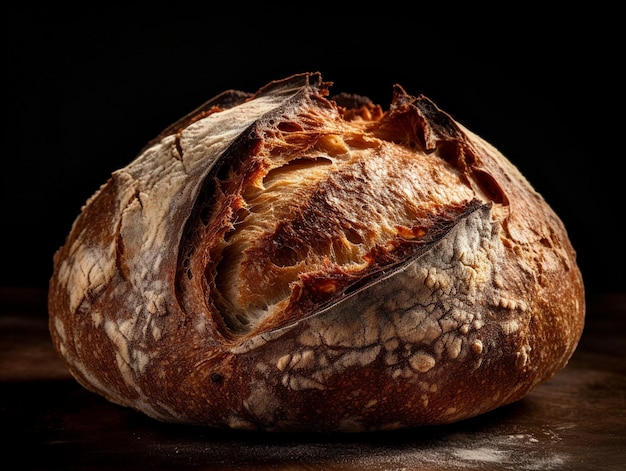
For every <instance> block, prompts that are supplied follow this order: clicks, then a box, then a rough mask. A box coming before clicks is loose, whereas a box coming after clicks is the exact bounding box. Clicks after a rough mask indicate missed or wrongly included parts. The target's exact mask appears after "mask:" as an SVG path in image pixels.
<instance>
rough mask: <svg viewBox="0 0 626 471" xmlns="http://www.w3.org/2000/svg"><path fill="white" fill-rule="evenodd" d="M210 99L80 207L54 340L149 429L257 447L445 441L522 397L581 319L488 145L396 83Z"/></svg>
mask: <svg viewBox="0 0 626 471" xmlns="http://www.w3.org/2000/svg"><path fill="white" fill-rule="evenodd" d="M330 85H331V84H330V83H328V82H324V81H322V78H321V76H320V75H319V74H318V73H311V74H300V75H295V76H292V77H289V78H287V79H284V80H279V81H275V82H272V83H270V84H268V85H266V86H265V87H263V88H261V89H260V90H259V91H258V92H257V93H255V94H248V93H243V92H239V91H227V92H224V93H223V94H221V95H218V96H217V97H215V98H214V99H212V100H210V101H208V102H207V103H206V104H205V105H203V106H202V107H201V108H199V109H197V110H195V111H194V112H192V113H190V114H189V115H188V116H186V117H184V118H183V119H181V120H180V121H179V122H177V123H174V124H173V125H172V126H170V127H169V128H168V129H166V130H165V131H164V132H163V133H161V134H160V135H159V136H157V138H155V139H154V140H153V141H152V142H150V143H149V144H148V145H147V146H146V148H144V149H143V150H142V151H141V153H140V155H139V156H138V157H137V158H136V159H135V160H134V161H133V162H131V163H130V164H129V165H127V166H126V167H124V168H122V169H120V170H117V171H116V172H114V173H113V175H112V176H111V178H110V179H109V181H108V182H106V183H105V184H104V185H103V186H102V187H101V188H100V189H99V190H98V191H97V192H96V193H95V194H94V195H93V196H92V197H91V198H90V199H89V200H88V201H87V203H86V204H85V206H84V207H83V208H82V210H81V213H80V215H79V217H78V218H77V220H76V221H75V223H74V225H73V227H72V230H71V232H70V234H69V235H68V238H67V241H66V243H65V245H64V246H63V247H61V248H60V249H59V250H58V252H57V253H56V254H55V257H54V272H53V276H52V278H51V281H50V292H49V312H50V332H51V336H52V339H53V342H54V345H55V347H56V349H57V350H58V352H59V354H60V356H61V357H62V358H63V359H64V360H65V361H66V363H67V364H68V367H69V368H70V371H71V372H72V374H73V375H74V376H75V377H76V379H77V380H78V381H79V382H80V383H81V384H82V385H83V386H85V387H86V388H87V389H89V390H91V391H93V392H96V393H98V394H101V395H102V396H104V397H106V398H107V399H108V400H110V401H112V402H114V403H117V404H120V405H123V406H127V407H131V408H133V409H135V410H138V411H141V412H143V413H145V414H147V415H149V416H151V417H153V418H155V419H158V420H162V421H168V422H179V423H190V424H202V425H208V426H216V427H222V426H226V427H232V428H243V429H259V430H269V431H286V430H305V431H365V430H380V429H396V428H402V427H412V426H419V425H428V424H441V423H449V422H453V421H457V420H461V419H464V418H468V417H472V416H475V415H478V414H481V413H484V412H487V411H490V410H493V409H495V408H497V407H500V406H502V405H505V404H509V403H511V402H514V401H517V400H519V399H521V398H523V397H524V396H525V395H526V394H528V392H529V391H530V390H532V389H533V388H534V387H535V386H536V385H537V384H539V383H541V382H543V381H546V380H547V379H549V378H551V377H552V376H553V375H554V374H555V373H556V372H557V371H559V370H560V369H561V368H563V367H564V366H565V365H566V364H567V361H568V359H569V358H570V357H571V355H572V353H573V351H574V349H575V347H576V345H577V343H578V340H579V338H580V335H581V332H582V328H583V322H584V312H585V305H584V287H583V283H582V278H581V275H580V271H579V269H578V267H577V264H576V259H575V252H574V250H573V248H572V246H571V244H570V242H569V239H568V236H567V233H566V230H565V228H564V227H563V224H562V222H561V221H560V220H559V218H558V217H557V215H556V214H554V212H553V211H552V210H551V208H550V207H549V206H548V205H547V204H546V202H545V201H544V200H543V198H542V197H541V196H540V195H539V194H537V193H536V192H535V191H534V190H533V188H532V187H531V185H530V184H529V183H528V182H527V181H526V180H525V178H524V177H523V176H522V175H521V174H520V172H519V171H518V170H517V169H516V168H515V167H514V166H513V165H512V164H511V163H510V162H509V161H508V160H507V159H506V158H505V157H504V156H503V155H502V154H501V153H500V152H498V151H497V150H496V149H495V148H493V147H492V146H491V145H489V144H488V143H487V142H485V141H484V140H483V139H481V138H480V137H478V136H477V135H475V134H473V133H472V132H471V131H469V130H468V129H466V128H465V127H463V126H462V125H461V124H459V123H457V122H456V121H454V120H453V119H452V118H451V117H450V116H448V115H447V114H445V113H444V112H443V111H441V110H439V109H438V108H437V107H436V106H435V105H434V104H433V103H432V102H431V101H430V100H428V99H427V98H426V97H423V96H420V97H413V96H411V95H409V94H407V93H406V92H405V91H404V89H403V88H402V87H400V86H399V85H396V86H395V87H394V90H393V99H392V103H391V106H390V108H389V110H386V111H385V110H383V109H382V107H381V106H379V105H376V104H373V103H372V102H371V101H370V100H368V99H367V98H364V97H360V96H355V95H348V94H340V95H337V96H334V97H332V98H327V97H328V94H329V93H328V92H329V87H330Z"/></svg>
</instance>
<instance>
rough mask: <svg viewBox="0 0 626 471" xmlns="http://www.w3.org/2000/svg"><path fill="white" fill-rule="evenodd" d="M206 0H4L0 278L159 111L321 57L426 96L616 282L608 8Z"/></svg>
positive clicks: (41, 262) (364, 84)
mask: <svg viewBox="0 0 626 471" xmlns="http://www.w3.org/2000/svg"><path fill="white" fill-rule="evenodd" d="M148 5H149V6H148ZM211 5H212V4H211V3H210V2H195V3H194V2H179V3H174V2H172V3H169V4H160V3H158V2H152V3H149V4H146V5H144V6H132V5H131V6H125V7H119V6H118V7H102V8H98V7H93V6H90V7H76V8H74V9H69V8H67V9H63V8H62V7H58V6H56V5H55V6H32V5H31V6H22V7H19V6H9V7H6V8H5V12H4V17H3V21H4V22H5V24H4V34H5V38H4V39H5V40H4V47H5V54H4V65H5V67H4V73H3V75H4V79H5V81H4V83H5V86H4V91H5V99H4V100H3V105H4V106H3V111H4V114H5V126H4V128H3V129H4V139H3V146H2V166H1V167H0V168H1V184H2V203H1V204H2V207H1V210H2V213H1V218H0V221H1V224H2V226H1V227H0V230H1V231H2V241H3V244H2V263H1V268H0V286H27V287H45V286H46V285H47V282H48V278H49V276H50V274H51V270H52V254H53V253H54V251H55V250H56V249H57V248H58V247H59V246H60V245H61V244H62V243H63V241H64V238H65V236H66V234H67V233H68V232H69V229H70V226H71V223H72V221H73V220H74V218H75V217H76V216H77V215H78V212H79V211H80V207H81V205H82V204H83V203H84V202H85V200H86V199H87V198H88V197H89V196H90V195H91V194H92V193H93V192H94V191H95V190H96V189H97V188H98V187H99V186H100V185H101V184H102V183H104V182H105V181H106V179H107V178H108V177H109V175H110V173H111V172H112V171H113V170H115V169H117V168H119V167H121V166H123V165H125V164H126V163H128V162H129V161H130V160H132V159H133V158H134V157H135V156H136V154H137V152H138V151H139V150H140V149H141V148H142V147H143V145H144V144H145V143H146V142H147V141H148V140H149V139H151V138H152V137H154V136H155V135H156V134H157V133H158V132H159V131H161V130H162V129H163V128H164V127H166V126H167V125H168V124H170V123H171V122H173V121H175V120H176V119H178V118H179V117H181V116H183V115H184V114H186V113H187V112H189V111H191V110H192V109H194V108H195V107H197V106H198V105H200V104H201V103H202V102H204V101H205V100H207V99H208V98H210V97H212V96H214V95H216V94H218V93H220V92H221V91H223V90H226V89H229V88H234V89H240V90H244V91H249V92H253V91H256V90H257V89H258V88H259V87H260V86H262V85H264V84H266V83H267V82H269V81H271V80H274V79H280V78H284V77H286V76H288V75H291V74H293V73H298V72H305V71H320V72H321V73H322V76H323V78H324V79H325V80H328V81H332V82H333V83H334V86H333V87H332V89H331V92H332V93H335V92H341V91H345V92H350V93H358V94H362V95H366V96H369V97H370V98H371V99H372V100H374V101H375V102H377V103H379V104H381V105H383V106H384V107H385V108H386V107H387V105H388V103H389V102H390V99H391V88H392V85H393V84H394V83H399V84H401V85H402V86H403V87H404V88H405V89H406V90H407V91H408V92H409V93H411V94H413V95H417V94H425V95H427V96H428V97H430V98H431V99H432V100H433V101H435V103H437V104H438V106H439V107H440V108H443V109H444V110H445V111H447V112H448V113H450V114H451V115H452V116H453V117H454V118H455V119H457V120H458V121H460V122H461V123H463V124H464V125H465V126H467V127H469V128H470V129H472V130H473V131H475V132H477V133H478V134H480V135H481V136H482V137H484V138H485V139H487V140H488V141H489V142H491V143H492V144H494V145H495V146H496V147H498V148H499V149H500V150H501V151H502V152H503V153H504V154H505V155H506V156H507V157H508V158H509V159H510V160H511V161H512V162H513V163H514V164H515V165H517V166H518V167H519V168H520V170H521V171H522V172H523V173H524V174H525V175H526V176H527V178H528V179H529V180H530V182H531V183H532V184H533V185H534V186H535V188H536V189H537V190H538V191H539V192H540V193H541V194H543V196H544V197H545V198H546V200H547V201H548V203H549V204H551V205H552V207H553V208H554V209H555V210H556V212H557V213H558V214H559V215H560V216H561V218H562V219H563V221H564V222H565V224H566V227H567V228H568V231H569V234H570V238H571V240H572V242H573V244H574V246H575V248H576V250H577V252H578V259H579V264H580V266H581V269H582V271H583V276H584V278H585V282H586V285H587V290H588V292H607V291H624V288H625V287H626V282H625V279H626V277H625V275H624V270H623V268H622V267H623V266H624V262H625V261H626V257H625V256H624V254H625V249H624V247H623V246H624V242H623V239H624V236H623V232H622V231H621V229H620V223H619V219H620V218H623V215H624V214H623V213H624V197H623V191H624V184H623V183H622V180H623V178H622V173H621V172H622V170H621V162H622V161H623V158H624V145H623V144H622V141H623V135H624V131H623V126H622V122H623V118H622V116H623V108H622V106H621V105H622V90H621V83H620V80H621V79H622V78H623V77H621V75H622V72H621V65H620V62H622V61H623V59H624V57H623V49H622V47H621V44H620V42H619V41H618V39H619V37H620V33H619V30H618V29H613V25H615V26H619V25H618V24H617V21H618V18H619V15H618V14H617V12H612V11H605V10H601V9H599V8H597V9H596V10H589V8H588V7H587V8H586V9H585V10H575V9H573V7H568V11H567V12H563V11H557V12H554V13H549V12H546V11H523V10H519V9H518V7H516V6H507V7H506V8H505V9H504V10H498V9H495V10H491V11H482V12H479V11H476V10H473V9H471V8H467V7H466V11H458V10H454V9H453V8H452V6H451V5H446V6H445V7H444V8H442V9H441V11H437V12H434V11H432V12H431V11H429V12H426V11H424V10H423V9H422V8H421V7H420V6H419V4H417V3H416V4H411V5H416V6H411V7H410V9H409V10H406V9H402V8H401V7H398V6H392V4H391V2H389V8H388V10H384V9H379V10H377V11H374V10H372V11H369V10H364V9H362V7H361V9H359V10H358V11H357V10H352V11H350V10H349V9H348V8H347V7H345V8H346V11H350V13H342V12H337V11H335V10H334V9H333V5H328V4H312V3H302V2H299V3H295V2H294V3H286V4H285V6H263V7H249V6H244V4H240V3H237V2H235V3H233V5H232V6H229V5H225V6H222V7H221V8H220V9H215V8H214V7H212V6H211ZM213 5H215V3H213ZM507 5H508V4H507ZM378 8H380V7H378Z"/></svg>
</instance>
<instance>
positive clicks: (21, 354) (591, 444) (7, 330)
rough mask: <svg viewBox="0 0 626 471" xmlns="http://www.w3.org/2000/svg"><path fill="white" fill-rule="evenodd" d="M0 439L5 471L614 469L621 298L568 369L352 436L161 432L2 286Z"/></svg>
mask: <svg viewBox="0 0 626 471" xmlns="http://www.w3.org/2000/svg"><path fill="white" fill-rule="evenodd" d="M0 430H1V432H2V435H3V437H2V440H1V441H0V446H1V448H2V456H3V459H4V460H5V462H9V463H10V462H13V463H17V465H15V468H14V469H25V470H26V469H28V470H31V469H32V470H35V469H63V470H78V469H81V470H87V469H116V470H128V469H151V470H161V469H177V470H186V469H199V470H234V469H238V470H242V469H243V470H248V469H249V470H287V469H294V470H309V471H311V470H357V469H358V470H363V471H370V470H413V469H420V470H458V469H476V470H500V469H513V470H550V469H567V470H578V469H580V470H603V471H604V470H616V471H617V470H624V469H626V294H606V295H593V296H589V299H588V309H587V324H586V327H585V332H584V334H583V337H582V339H581V342H580V344H579V347H578V349H577V350H576V353H575V354H574V356H573V357H572V359H571V361H570V363H569V365H568V366H567V367H566V368H565V369H564V370H562V371H561V372H559V373H558V374H557V375H556V376H555V377H554V378H553V379H552V380H550V381H548V382H546V383H544V384H542V385H540V386H538V387H537V388H536V389H535V390H534V391H532V392H531V393H530V395H528V396H527V397H526V398H525V399H523V400H522V401H519V402H518V403H515V404H512V405H510V406H507V407H503V408H501V409H499V410H496V411H494V412H492V413H489V414H485V415H483V416H480V417H476V418H474V419H469V420H466V421H462V422H459V423H456V424H452V425H446V426H438V427H427V428H420V429H410V430H404V431H395V432H384V433H370V434H358V435H334V434H330V435H326V434H324V435H320V434H269V435H268V434H257V433H243V432H232V431H224V430H212V429H205V428H196V427H184V426H175V425H168V424H162V423H159V422H155V421H154V420H152V419H149V418H147V417H144V416H142V415H140V414H138V413H135V412H133V411H131V410H127V409H124V408H121V407H118V406H116V405H113V404H111V403H109V402H107V401H106V400H104V399H102V398H100V397H99V396H96V395H94V394H92V393H89V392H88V391H86V390H85V389H83V388H82V387H81V386H80V385H78V383H77V382H76V381H74V380H73V378H72V377H71V376H70V375H69V373H68V372H67V370H66V368H65V367H64V365H63V364H62V362H61V361H60V360H59V358H58V357H57V355H56V353H55V351H54V349H53V347H52V343H51V341H50V338H49V334H48V328H47V318H46V305H45V292H42V291H39V290H30V289H12V288H0Z"/></svg>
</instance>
